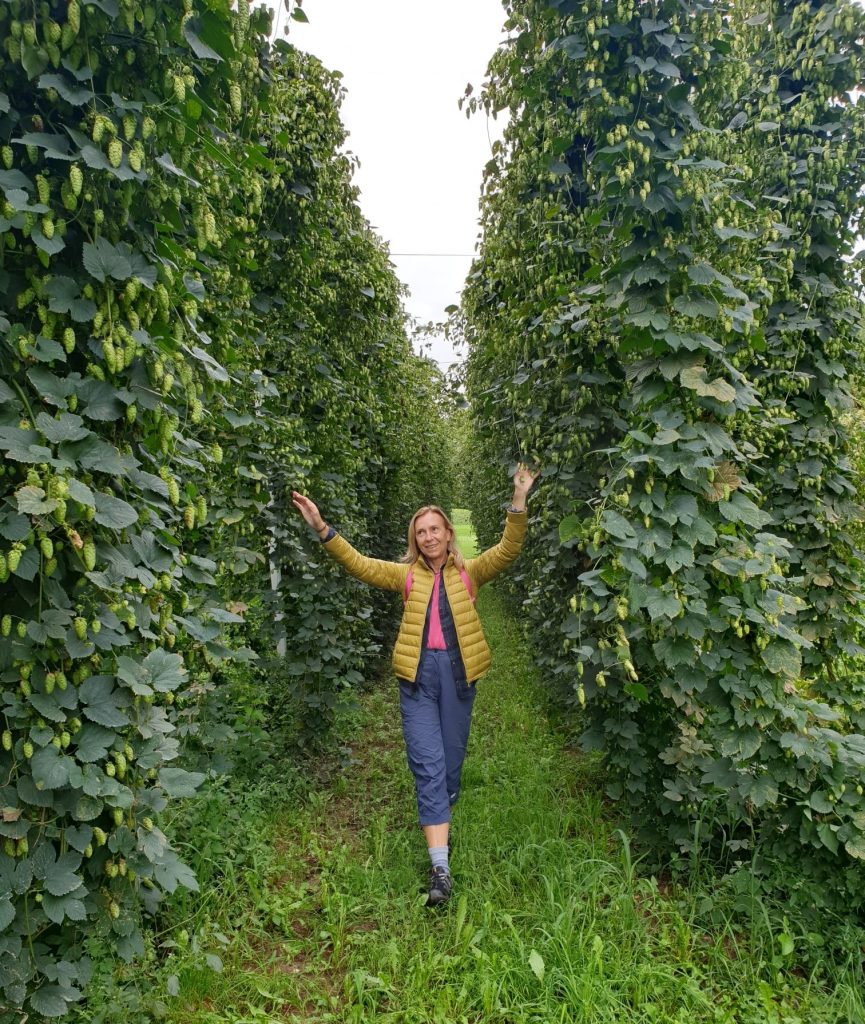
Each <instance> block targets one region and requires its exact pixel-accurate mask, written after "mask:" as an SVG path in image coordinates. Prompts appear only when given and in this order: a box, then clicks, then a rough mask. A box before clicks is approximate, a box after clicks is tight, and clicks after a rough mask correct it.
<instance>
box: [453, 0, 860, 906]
mask: <svg viewBox="0 0 865 1024" xmlns="http://www.w3.org/2000/svg"><path fill="white" fill-rule="evenodd" d="M508 10H509V21H508V28H509V29H510V37H509V40H508V43H507V45H506V46H504V47H503V48H502V49H501V50H500V51H499V52H498V53H497V54H496V55H495V57H494V58H493V60H492V61H491V64H490V73H489V81H488V82H487V83H486V87H485V89H484V91H483V93H482V95H481V96H480V97H479V98H472V99H471V100H469V101H468V102H469V104H470V106H472V107H474V108H475V109H477V108H478V107H485V108H486V109H487V110H493V111H495V110H501V109H504V108H508V109H509V110H510V112H511V120H510V123H509V127H508V129H507V131H506V134H505V139H504V142H503V143H502V144H500V145H499V146H498V147H497V152H496V153H495V158H494V160H493V161H491V163H490V165H489V167H488V169H487V176H486V180H485V190H484V199H483V211H484V244H483V249H482V252H481V255H480V258H479V259H478V261H477V263H476V266H475V268H474V272H473V274H472V275H471V276H470V279H469V285H468V287H467V290H466V293H465V296H464V303H463V314H464V316H465V320H466V330H467V333H468V336H469V340H470V342H471V344H472V351H471V356H470V360H469V367H468V371H467V381H468V387H469V391H470V395H471V398H472V401H473V404H474V409H475V418H474V430H475V434H476V440H475V443H474V450H475V451H477V452H478V453H479V455H480V459H479V460H478V463H477V468H476V469H475V472H476V473H478V474H480V475H483V474H484V472H485V470H484V464H486V465H494V464H497V463H500V462H503V461H507V460H509V459H513V458H514V456H515V455H516V454H518V453H519V454H522V455H530V456H531V457H533V458H535V459H537V460H538V461H539V462H540V463H541V464H542V465H543V467H544V480H545V483H544V485H543V487H542V488H541V489H540V491H539V493H538V495H537V497H536V499H535V501H534V503H533V513H534V515H533V528H532V530H531V537H532V540H531V542H530V543H531V547H532V550H531V556H532V557H531V562H530V564H529V565H526V567H525V568H524V569H523V573H522V579H521V580H520V588H521V591H522V592H523V593H524V595H525V597H526V603H525V609H526V611H527V614H528V616H529V620H530V628H531V630H532V631H533V633H534V635H535V638H536V649H537V651H538V655H537V657H538V661H539V663H540V664H541V666H542V667H543V669H544V671H545V673H546V675H547V677H548V678H549V680H550V683H551V685H552V686H553V687H554V688H555V689H556V691H557V692H558V694H559V696H560V697H561V698H562V699H563V700H565V701H566V702H568V703H569V704H570V705H571V706H572V707H573V708H574V710H575V712H576V713H578V714H580V715H581V716H582V721H583V722H584V727H585V728H584V733H583V742H584V744H585V745H586V746H587V747H598V748H601V749H603V750H604V751H605V757H606V764H607V767H608V770H609V773H610V774H609V784H608V787H607V788H608V792H609V794H610V795H611V796H613V797H615V798H617V799H621V800H623V801H625V803H626V805H627V806H628V807H630V809H631V811H632V813H633V814H634V816H635V818H636V820H637V821H638V822H639V823H640V824H641V826H642V827H643V829H644V832H645V833H646V835H647V836H651V837H653V838H654V839H655V840H659V841H663V842H669V843H672V844H674V845H675V846H676V847H678V848H679V849H681V850H684V851H695V850H696V849H698V848H700V847H701V846H703V845H705V844H707V843H711V844H714V845H715V849H716V850H717V851H718V852H723V853H724V855H725V856H726V857H727V858H728V859H730V860H731V861H733V860H736V859H741V856H742V851H743V850H745V851H747V850H748V849H750V848H751V847H752V844H753V843H754V842H755V841H757V842H759V843H762V844H765V845H766V846H768V847H769V848H771V851H772V856H773V857H782V858H786V862H787V863H788V864H789V863H792V862H794V861H795V862H796V864H797V867H799V868H802V865H803V863H804V864H806V865H809V864H810V865H811V867H812V868H813V871H814V872H815V873H816V874H817V875H818V876H819V875H821V873H822V874H823V877H827V875H828V874H831V875H832V876H833V877H834V882H833V885H834V887H835V888H834V890H833V891H837V892H841V893H843V895H842V901H846V903H847V905H848V907H849V905H850V904H851V902H852V903H853V904H855V905H861V870H859V868H858V866H857V863H858V861H860V860H861V859H862V858H863V857H865V797H863V791H862V784H861V779H862V771H863V767H865V740H863V736H862V724H863V723H862V710H863V706H865V705H863V690H862V684H861V655H862V653H863V652H862V648H861V645H860V640H861V627H862V618H861V611H862V604H861V556H860V554H859V551H858V550H857V548H856V547H855V545H854V544H853V542H852V540H851V537H850V534H849V526H850V524H851V522H852V521H853V520H854V519H856V518H857V516H858V512H857V510H856V508H855V505H854V503H853V502H852V501H851V497H852V495H853V492H854V484H853V481H852V473H851V467H850V462H849V455H848V450H847V442H846V436H845V431H844V429H843V427H842V418H843V416H844V415H845V413H846V412H847V410H849V408H850V405H851V397H850V392H849V388H848V381H847V378H848V374H849V372H850V369H851V367H852V366H853V365H854V363H855V361H856V360H857V359H859V358H860V348H859V338H858V328H859V324H860V304H859V301H858V299H857V295H856V291H855V287H854V285H855V282H854V279H853V274H852V270H851V266H850V264H849V262H848V257H849V255H850V254H851V253H852V251H853V241H854V238H855V235H856V232H857V229H858V227H859V225H860V218H861V213H862V205H861V191H862V186H863V184H865V149H863V115H865V106H863V102H862V100H861V98H857V96H856V94H855V92H854V90H855V88H856V86H857V84H859V83H860V82H861V76H862V52H863V50H862V36H863V17H862V12H861V10H860V9H859V8H858V7H856V6H855V5H850V4H846V3H828V4H820V3H813V4H811V3H795V2H791V3H774V4H773V3H753V4H748V5H744V6H743V5H735V6H732V7H727V6H725V5H721V4H703V3H686V4H680V3H678V2H676V3H672V2H671V3H666V2H664V0H660V2H658V3H654V4H651V5H642V4H635V3H633V2H629V0H609V2H608V0H593V2H589V3H584V2H579V0H551V2H549V3H546V2H540V0H526V2H516V3H511V4H509V5H508ZM476 518H477V520H478V523H479V525H480V527H481V532H482V535H483V536H482V539H487V540H488V539H490V537H491V536H492V534H493V532H494V524H492V523H490V522H488V521H487V519H486V518H485V512H484V510H483V509H482V508H480V507H479V508H478V509H477V510H476ZM755 837H756V840H755ZM803 847H804V848H805V849H807V850H808V851H809V853H808V856H807V857H806V858H803V856H802V852H803ZM809 898H810V897H809ZM827 898H829V897H827ZM837 905H839V906H840V903H839V904H837Z"/></svg>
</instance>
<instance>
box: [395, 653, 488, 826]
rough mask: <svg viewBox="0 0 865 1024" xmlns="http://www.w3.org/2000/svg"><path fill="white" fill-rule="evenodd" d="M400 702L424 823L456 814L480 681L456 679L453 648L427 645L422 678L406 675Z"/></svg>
mask: <svg viewBox="0 0 865 1024" xmlns="http://www.w3.org/2000/svg"><path fill="white" fill-rule="evenodd" d="M399 687H400V695H399V704H400V711H401V713H402V733H403V737H404V739H405V749H406V754H407V756H408V764H409V768H410V769H411V772H412V775H414V781H415V793H416V795H417V809H418V818H419V819H420V823H421V825H440V824H443V823H444V822H446V821H450V820H451V807H452V806H453V805H454V804H455V803H456V801H457V798H458V797H459V795H460V779H461V777H462V769H463V760H464V759H465V756H466V746H467V745H468V740H469V727H470V726H471V719H472V707H473V705H474V700H475V687H474V686H471V685H469V684H467V683H464V682H462V681H460V682H457V681H456V680H455V679H454V673H453V668H452V666H451V660H450V656H449V655H448V652H447V651H436V650H429V649H428V648H426V649H424V651H423V653H422V654H421V661H420V665H419V667H418V673H417V681H416V682H414V683H407V682H405V681H404V680H400V684H399Z"/></svg>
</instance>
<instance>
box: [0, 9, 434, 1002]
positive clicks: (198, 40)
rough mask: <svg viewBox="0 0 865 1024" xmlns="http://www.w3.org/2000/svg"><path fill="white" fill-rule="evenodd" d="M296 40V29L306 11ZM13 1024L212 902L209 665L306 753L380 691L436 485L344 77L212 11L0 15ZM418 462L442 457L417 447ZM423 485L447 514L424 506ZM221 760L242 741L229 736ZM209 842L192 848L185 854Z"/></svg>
mask: <svg viewBox="0 0 865 1024" xmlns="http://www.w3.org/2000/svg"><path fill="white" fill-rule="evenodd" d="M293 15H294V16H295V17H296V18H297V19H299V20H302V19H303V17H304V16H303V12H302V11H300V10H299V9H298V8H295V9H294V11H293ZM0 39H2V43H0V193H2V198H0V294H2V295H3V296H4V298H5V302H4V303H3V308H2V310H0V453H2V465H0V492H2V496H3V498H2V503H0V610H2V616H0V681H2V701H3V722H2V726H3V728H2V750H0V774H2V820H0V843H2V847H0V992H2V995H0V1004H2V1006H3V1007H4V1009H3V1010H2V1011H0V1019H3V1020H5V1019H9V1020H13V1019H15V1020H17V1019H19V1016H20V1013H22V1012H23V1013H25V1014H29V1016H30V1019H40V1018H43V1017H44V1018H48V1017H59V1016H63V1015H64V1014H65V1013H66V1012H67V1010H68V1009H69V1007H70V1005H72V1004H73V1003H75V1002H77V1001H79V1000H80V999H81V998H82V995H83V993H84V992H85V990H86V986H87V983H88V980H89V978H90V975H91V970H92V965H91V963H90V961H89V960H88V957H87V956H86V955H84V952H83V951H84V950H85V949H86V948H88V942H89V941H90V940H92V939H94V937H99V938H100V941H101V942H102V944H103V946H104V945H108V946H109V947H111V948H112V949H113V950H114V951H116V952H117V953H118V954H119V955H121V956H122V957H124V958H126V959H132V958H135V957H137V956H141V955H143V954H145V953H146V952H147V946H148V941H149V939H148V932H147V929H146V927H143V924H144V922H145V920H146V915H147V914H152V913H155V912H156V911H157V909H158V906H159V902H160V900H161V899H162V897H163V896H164V894H166V893H172V892H174V891H175V890H176V889H178V887H187V888H190V889H195V888H196V886H197V882H196V879H195V877H194V874H193V872H192V871H191V870H190V869H189V867H188V866H187V865H186V864H184V863H183V862H182V861H181V860H180V859H179V858H178V856H177V854H176V853H175V851H174V850H173V849H172V845H171V843H170V841H169V839H168V838H167V836H166V834H165V833H164V831H163V830H162V829H160V827H159V824H160V815H163V812H164V811H165V809H166V807H167V806H169V805H170V804H171V802H172V801H177V800H180V799H183V798H185V797H190V796H192V795H193V794H194V793H195V792H196V791H197V790H198V788H199V787H200V786H201V784H202V783H203V782H204V780H205V776H206V775H207V773H208V772H209V771H210V770H211V769H212V763H213V762H212V760H211V759H209V758H208V756H207V755H208V752H209V751H211V750H212V747H213V743H214V742H216V741H215V739H214V735H206V734H205V732H204V731H203V730H202V727H201V722H200V719H201V711H202V709H209V712H210V714H209V717H210V719H212V718H213V715H214V709H216V710H217V711H219V709H225V708H226V706H227V705H226V697H225V683H224V679H225V676H226V673H225V669H226V665H227V663H230V664H232V665H234V666H235V667H234V669H232V671H234V672H237V671H242V672H245V673H247V674H248V676H247V678H252V679H253V680H254V681H255V682H256V683H257V684H259V685H260V687H261V688H262V690H263V691H264V693H265V694H266V704H265V712H266V715H267V725H268V728H270V729H272V731H273V732H274V734H276V733H278V734H279V735H280V737H282V744H283V745H282V746H279V747H277V748H276V749H275V756H279V757H284V756H286V750H287V749H288V745H289V744H292V745H293V746H292V749H294V748H296V747H297V746H298V745H304V746H315V745H318V744H321V743H323V742H325V741H326V738H327V735H328V734H329V732H330V730H331V729H332V728H333V726H334V724H335V722H336V721H337V719H338V715H339V709H340V707H341V705H342V704H343V703H344V701H345V697H346V694H347V693H348V692H350V690H351V688H352V687H354V686H355V685H357V684H358V683H359V682H361V681H362V679H363V678H364V677H365V675H367V674H368V673H369V672H370V671H371V670H372V669H373V668H374V666H375V663H376V655H377V652H378V650H379V647H380V646H381V639H382V638H381V636H380V632H379V631H377V630H376V629H374V628H373V627H372V625H371V622H372V621H374V619H375V616H373V615H372V612H373V610H374V607H373V605H372V604H371V603H370V598H369V597H368V596H367V595H366V594H365V593H364V592H363V591H362V590H360V589H359V588H357V587H355V586H353V585H346V584H345V582H343V581H341V580H340V579H339V578H338V577H337V575H336V573H335V572H332V571H327V570H326V569H324V568H323V567H322V566H321V565H320V564H319V563H320V562H321V557H320V556H319V554H318V551H317V549H316V547H315V545H314V544H313V543H312V541H311V538H310V537H309V536H308V535H307V534H306V533H305V532H304V531H303V530H302V529H301V528H299V526H298V521H297V518H296V517H295V515H294V512H293V509H292V506H291V503H290V491H291V490H292V489H295V488H296V489H301V490H307V491H308V492H310V493H312V494H313V495H314V497H316V499H318V500H320V502H321V505H322V508H323V510H324V511H325V513H326V514H327V515H328V517H329V519H330V521H332V522H334V523H335V524H336V525H337V526H338V527H340V528H341V529H343V530H344V531H345V532H347V533H348V534H350V535H351V536H352V539H354V540H356V541H357V542H358V543H359V544H360V545H362V546H365V547H366V548H367V549H368V550H371V551H372V553H373V554H385V553H387V554H388V555H391V556H392V555H393V554H394V551H395V550H396V549H397V547H398V544H399V541H400V536H399V534H400V532H401V526H400V524H401V523H402V522H404V521H405V515H406V512H407V511H408V509H409V508H410V506H411V505H412V504H414V503H420V501H421V500H429V498H430V497H433V498H437V499H438V500H440V501H441V502H442V503H445V504H447V503H448V501H449V497H448V494H447V483H446V480H445V474H444V473H442V472H441V470H442V468H443V467H442V465H439V462H438V461H437V457H436V454H435V452H436V451H437V447H436V446H435V445H431V454H430V455H429V457H428V458H427V459H426V460H425V462H423V463H422V464H419V463H418V462H417V461H416V460H415V459H414V458H413V451H412V448H411V445H410V443H409V442H410V441H411V440H412V439H413V438H414V437H416V436H417V433H418V431H419V430H420V429H421V427H420V426H419V423H420V421H421V417H422V415H423V411H424V402H427V401H430V400H433V399H436V398H437V395H438V391H439V388H440V380H439V379H438V378H437V377H436V376H435V374H432V373H431V372H430V371H429V368H428V366H427V364H426V363H425V362H424V361H422V360H419V359H418V358H417V357H415V356H413V355H412V353H411V350H410V346H409V344H408V341H407V339H406V333H405V329H404V324H403V317H402V311H401V305H400V286H399V284H398V282H397V280H396V278H395V277H394V274H393V269H392V266H391V265H390V263H389V261H388V258H387V253H386V252H385V250H384V249H383V247H382V245H381V243H380V242H379V240H378V239H377V238H376V236H375V235H374V234H373V233H372V232H371V230H370V229H369V226H368V225H367V223H366V222H365V220H364V218H363V217H362V215H361V213H360V210H359V208H358V203H357V194H356V190H355V189H354V188H353V186H352V184H351V176H352V170H353V161H352V157H351V156H350V155H349V154H347V153H345V152H344V150H343V143H344V131H343V129H342V126H341V124H340V120H339V103H340V99H341V87H340V83H339V78H338V76H336V75H334V74H332V73H330V72H328V71H327V70H326V69H324V68H323V67H322V66H321V64H320V63H319V62H318V61H317V60H316V59H315V58H314V57H311V56H308V55H305V54H303V53H300V52H299V51H298V50H296V49H295V48H294V47H292V46H291V45H290V44H289V43H287V42H284V41H279V42H276V43H271V42H270V15H269V14H268V13H267V12H266V11H264V10H262V9H259V10H256V11H254V12H250V10H249V8H248V6H247V4H246V2H245V0H240V3H239V4H238V5H237V7H236V9H231V7H230V6H229V5H228V4H227V3H224V2H220V0H183V2H182V3H181V2H179V0H93V2H88V3H80V2H79V0H69V2H66V0H63V2H62V3H61V2H59V0H57V2H55V0H52V2H41V3H36V4H32V3H24V2H23V0H3V2H2V3H0ZM426 429H427V430H428V432H429V433H430V434H431V435H434V434H435V431H436V430H439V429H440V428H439V427H438V426H437V425H436V424H435V423H432V424H429V425H428V426H427V428H426ZM430 488H432V490H430ZM216 726H217V729H216V730H214V731H213V732H214V734H216V733H218V735H219V739H220V742H221V743H222V744H223V747H227V748H228V749H229V752H230V748H231V740H232V733H231V729H230V728H228V726H227V723H225V722H222V721H217V722H216ZM186 838H187V840H188V841H189V842H190V843H191V844H192V846H193V847H194V843H195V837H194V836H190V837H186Z"/></svg>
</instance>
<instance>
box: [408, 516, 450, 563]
mask: <svg viewBox="0 0 865 1024" xmlns="http://www.w3.org/2000/svg"><path fill="white" fill-rule="evenodd" d="M414 536H415V540H416V541H417V546H418V547H419V548H420V550H421V553H422V554H424V555H426V557H427V558H428V559H429V561H430V562H432V563H433V564H437V563H438V562H439V561H442V560H444V558H445V555H446V554H447V550H448V544H449V543H450V540H451V537H453V531H452V530H449V529H448V528H447V526H446V525H445V521H444V519H442V517H441V516H440V515H439V514H438V512H424V514H423V515H422V516H418V517H417V519H416V520H415V523H414Z"/></svg>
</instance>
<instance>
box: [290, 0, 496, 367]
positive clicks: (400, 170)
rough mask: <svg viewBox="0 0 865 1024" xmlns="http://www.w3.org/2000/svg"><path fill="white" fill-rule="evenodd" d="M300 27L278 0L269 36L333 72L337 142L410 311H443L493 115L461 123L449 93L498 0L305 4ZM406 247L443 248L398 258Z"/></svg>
mask: <svg viewBox="0 0 865 1024" xmlns="http://www.w3.org/2000/svg"><path fill="white" fill-rule="evenodd" d="M303 10H304V12H305V13H306V15H307V17H308V18H309V24H304V23H301V22H297V21H293V20H289V19H288V17H287V15H286V12H285V9H284V7H283V6H282V4H281V3H280V4H279V8H278V13H277V19H278V22H277V24H278V33H279V35H282V34H283V33H282V29H283V27H284V26H285V25H286V24H288V26H289V38H290V40H291V42H292V43H293V44H294V45H295V46H297V47H299V48H300V49H302V50H307V51H309V52H310V53H314V54H315V55H316V56H317V57H318V58H319V59H320V60H321V61H322V63H324V64H325V66H327V67H329V68H332V69H334V70H339V71H341V72H342V73H343V76H344V77H343V84H344V85H345V87H346V91H347V95H346V98H345V102H344V104H343V107H342V120H343V123H344V124H345V126H346V129H347V130H348V132H349V138H348V142H347V144H346V148H347V149H349V150H350V151H351V152H352V153H354V154H356V155H357V156H358V157H359V159H360V163H361V166H360V168H359V170H358V171H357V173H356V176H355V183H356V184H357V185H358V187H359V188H360V191H361V197H360V202H361V208H362V210H363V213H364V215H365V216H366V218H367V220H368V221H369V222H370V223H371V224H372V225H373V227H374V228H375V229H376V231H377V232H378V234H379V235H380V236H381V237H382V238H383V239H384V241H385V242H386V243H387V244H388V245H389V247H390V251H391V254H392V259H393V263H394V265H395V267H396V272H397V274H398V276H399V277H400V279H401V280H402V281H403V282H404V283H405V284H407V285H408V286H409V288H410V292H411V294H410V295H409V296H408V297H407V298H406V300H405V302H406V309H407V311H408V312H409V314H410V315H411V316H413V317H415V318H416V319H417V320H419V321H421V322H422V323H426V322H428V321H430V320H433V321H436V322H438V321H441V320H444V319H445V318H446V314H445V312H444V309H445V307H446V306H448V305H450V304H451V303H455V302H457V301H458V297H459V293H460V291H461V289H462V284H463V281H464V279H465V276H466V274H467V272H468V269H469V265H470V263H471V258H472V253H473V252H474V247H475V242H476V240H477V234H478V224H477V220H478V200H479V197H480V186H481V177H482V172H483V167H484V164H486V162H487V161H488V160H489V159H490V145H491V140H493V139H495V138H498V137H500V135H501V130H502V127H503V122H502V119H501V118H499V120H498V121H493V120H489V122H488V121H487V118H486V116H485V115H483V114H476V115H473V116H472V117H471V118H470V119H468V120H467V119H466V115H465V112H464V111H461V110H459V108H458V107H457V101H458V99H459V97H460V96H462V95H463V93H464V91H465V87H466V85H467V83H469V82H471V83H472V85H473V86H474V88H475V91H476V92H477V91H478V89H479V87H480V85H481V82H482V81H483V79H484V77H485V73H486V66H487V63H488V61H489V59H490V57H491V56H492V54H493V52H494V51H495V49H496V47H497V46H498V44H499V42H500V40H501V39H502V38H503V29H502V26H503V23H504V20H505V13H504V8H503V6H502V2H501V0H436V2H428V0H365V2H362V0H304V3H303ZM408 253H420V254H430V253H435V254H447V255H435V256H431V255H402V254H408ZM430 354H431V356H432V357H433V358H434V359H436V360H438V361H439V365H440V366H441V367H442V369H446V368H447V366H448V364H449V363H451V362H452V361H454V359H455V358H457V357H456V355H455V354H454V352H453V350H452V349H451V348H450V346H449V345H448V344H447V342H445V340H444V339H443V338H437V339H436V340H435V341H434V342H433V345H432V349H431V351H430Z"/></svg>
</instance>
